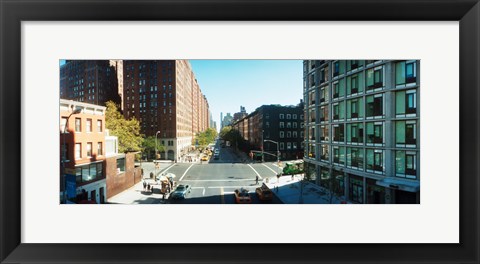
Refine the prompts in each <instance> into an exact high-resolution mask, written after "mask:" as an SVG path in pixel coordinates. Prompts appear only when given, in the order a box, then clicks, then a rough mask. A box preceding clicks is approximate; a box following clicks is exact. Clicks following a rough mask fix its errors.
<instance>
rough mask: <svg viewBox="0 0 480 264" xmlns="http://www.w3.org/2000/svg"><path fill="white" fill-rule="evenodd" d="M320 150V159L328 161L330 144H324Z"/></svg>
mask: <svg viewBox="0 0 480 264" xmlns="http://www.w3.org/2000/svg"><path fill="white" fill-rule="evenodd" d="M320 151H321V153H320V159H322V160H326V161H328V160H329V159H330V157H329V155H328V145H322V146H321V149H320Z"/></svg>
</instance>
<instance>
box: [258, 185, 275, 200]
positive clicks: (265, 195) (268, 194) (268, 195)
mask: <svg viewBox="0 0 480 264" xmlns="http://www.w3.org/2000/svg"><path fill="white" fill-rule="evenodd" d="M255 193H256V194H257V196H258V199H259V200H260V201H271V200H272V199H273V193H272V191H271V190H270V189H269V188H268V187H267V186H266V185H265V184H262V186H261V187H258V188H257V189H255Z"/></svg>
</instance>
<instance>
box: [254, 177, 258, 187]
mask: <svg viewBox="0 0 480 264" xmlns="http://www.w3.org/2000/svg"><path fill="white" fill-rule="evenodd" d="M255 184H256V185H257V184H258V175H255Z"/></svg>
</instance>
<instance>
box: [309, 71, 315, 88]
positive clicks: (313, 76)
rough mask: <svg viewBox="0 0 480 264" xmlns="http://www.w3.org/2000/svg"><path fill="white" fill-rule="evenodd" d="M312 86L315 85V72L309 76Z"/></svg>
mask: <svg viewBox="0 0 480 264" xmlns="http://www.w3.org/2000/svg"><path fill="white" fill-rule="evenodd" d="M309 82H310V87H312V86H315V73H312V74H311V75H310V76H309Z"/></svg>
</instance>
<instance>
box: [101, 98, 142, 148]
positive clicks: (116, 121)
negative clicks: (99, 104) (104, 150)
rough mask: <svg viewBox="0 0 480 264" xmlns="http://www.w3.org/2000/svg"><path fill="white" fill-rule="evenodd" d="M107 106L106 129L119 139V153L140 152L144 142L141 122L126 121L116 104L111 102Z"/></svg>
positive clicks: (134, 120)
mask: <svg viewBox="0 0 480 264" xmlns="http://www.w3.org/2000/svg"><path fill="white" fill-rule="evenodd" d="M106 105H107V111H106V113H105V127H106V128H107V129H108V130H109V131H110V135H112V136H117V137H118V151H119V152H120V153H124V152H129V151H140V150H141V145H142V142H143V137H142V135H141V134H140V122H138V120H136V119H135V118H132V119H129V120H126V119H125V118H124V117H123V115H122V114H121V113H120V112H119V111H118V107H117V105H116V104H115V103H114V102H112V101H109V102H107V103H106Z"/></svg>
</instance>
